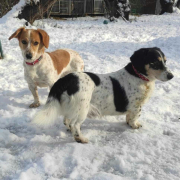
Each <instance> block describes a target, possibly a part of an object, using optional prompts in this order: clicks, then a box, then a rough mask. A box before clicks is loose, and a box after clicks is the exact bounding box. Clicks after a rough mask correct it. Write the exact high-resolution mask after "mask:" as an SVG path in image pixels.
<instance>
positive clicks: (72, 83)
mask: <svg viewBox="0 0 180 180" xmlns="http://www.w3.org/2000/svg"><path fill="white" fill-rule="evenodd" d="M78 90H79V78H78V77H77V76H76V75H74V74H73V73H71V74H68V75H67V76H65V77H63V78H60V79H59V80H58V81H57V82H56V83H55V84H54V85H53V87H52V88H51V90H50V93H49V96H48V98H51V97H53V98H55V99H57V100H58V101H60V100H61V95H62V94H63V92H64V91H67V94H68V95H69V96H71V95H73V94H75V93H76V92H78ZM47 103H48V102H47Z"/></svg>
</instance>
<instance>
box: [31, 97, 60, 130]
mask: <svg viewBox="0 0 180 180" xmlns="http://www.w3.org/2000/svg"><path fill="white" fill-rule="evenodd" d="M59 115H61V107H60V103H59V101H58V100H57V99H54V98H48V100H47V103H46V104H45V105H44V107H43V108H42V109H41V110H40V111H39V112H37V114H35V116H34V118H33V120H32V123H33V124H37V125H39V126H42V127H48V126H51V125H53V124H54V123H55V121H56V119H57V118H58V116H59Z"/></svg>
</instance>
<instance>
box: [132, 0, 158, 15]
mask: <svg viewBox="0 0 180 180" xmlns="http://www.w3.org/2000/svg"><path fill="white" fill-rule="evenodd" d="M129 1H130V4H131V14H159V11H160V10H159V9H160V3H159V0H129Z"/></svg>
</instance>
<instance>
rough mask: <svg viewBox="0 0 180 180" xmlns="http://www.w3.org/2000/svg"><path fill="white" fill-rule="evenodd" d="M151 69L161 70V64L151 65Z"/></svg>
mask: <svg viewBox="0 0 180 180" xmlns="http://www.w3.org/2000/svg"><path fill="white" fill-rule="evenodd" d="M150 67H151V68H153V69H155V70H158V69H159V63H151V64H150Z"/></svg>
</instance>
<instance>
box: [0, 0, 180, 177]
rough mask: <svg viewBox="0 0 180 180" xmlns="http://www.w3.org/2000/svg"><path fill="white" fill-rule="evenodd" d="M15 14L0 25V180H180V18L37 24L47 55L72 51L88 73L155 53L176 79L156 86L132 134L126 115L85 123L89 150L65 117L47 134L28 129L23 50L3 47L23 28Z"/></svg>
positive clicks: (28, 98)
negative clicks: (147, 50) (148, 50)
mask: <svg viewBox="0 0 180 180" xmlns="http://www.w3.org/2000/svg"><path fill="white" fill-rule="evenodd" d="M22 2H23V1H21V3H22ZM18 5H19V4H18ZM13 13H15V11H14V10H13ZM13 13H12V12H10V13H9V14H8V15H7V16H6V18H5V19H4V18H2V19H0V23H1V25H0V26H1V30H0V39H1V41H2V46H3V48H4V53H5V59H3V60H0V77H1V78H0V179H1V180H34V179H36V180H59V179H62V180H69V179H75V180H86V179H87V180H110V179H111V180H179V179H180V143H179V142H180V120H179V118H180V111H179V109H180V103H179V102H180V96H179V92H180V73H179V72H180V59H179V57H180V51H179V47H180V35H179V29H180V16H179V14H178V13H173V14H164V15H162V16H155V15H151V16H150V15H146V16H141V17H137V18H136V21H132V23H125V22H124V21H122V20H118V22H116V23H109V24H107V25H104V24H103V21H104V18H101V17H94V18H90V17H85V18H78V19H74V20H72V19H69V20H67V21H65V20H61V21H60V20H59V21H57V20H52V19H51V20H50V19H49V20H43V22H42V21H41V20H40V21H36V23H35V24H36V25H37V26H38V28H41V27H44V30H46V31H47V32H48V34H49V36H50V47H49V51H53V50H55V49H58V48H71V49H74V50H76V51H77V52H79V53H80V54H81V56H82V57H83V59H84V61H85V65H86V71H91V72H95V73H109V72H112V71H116V70H119V69H121V68H123V67H124V66H125V65H126V64H127V63H128V62H129V57H130V56H131V55H132V54H133V52H134V51H135V50H137V49H139V48H142V47H154V46H157V47H160V48H161V49H162V51H163V52H164V53H165V55H166V57H167V60H168V61H167V65H168V67H169V68H170V69H171V70H172V72H173V74H174V75H175V77H174V78H173V79H172V80H171V81H169V82H166V83H163V82H160V81H157V82H156V87H155V91H154V93H153V96H152V98H151V99H150V101H149V102H148V103H147V104H146V105H145V106H143V109H142V115H141V117H140V119H139V121H140V122H141V123H142V125H143V127H142V128H140V129H138V130H133V129H131V128H130V127H129V126H127V125H126V123H125V116H117V117H115V116H114V117H104V118H102V119H100V120H95V119H91V120H89V119H87V120H86V121H85V123H84V124H83V126H82V133H83V134H84V135H85V136H86V137H87V138H89V143H88V144H79V143H76V142H75V141H74V140H73V138H72V135H71V134H70V133H69V132H67V131H66V128H65V126H64V125H63V122H62V118H59V119H58V123H56V124H55V125H54V126H53V127H51V128H49V129H40V128H38V127H34V126H32V125H31V120H32V117H33V116H34V114H35V113H36V112H37V111H38V109H39V108H37V109H29V108H28V106H29V104H30V103H32V101H33V97H32V95H31V93H30V91H29V90H28V86H27V83H26V82H25V80H24V75H23V66H22V62H23V58H22V55H21V51H20V48H19V46H18V41H17V40H16V39H13V40H11V41H8V37H9V36H10V35H11V34H12V33H13V32H14V31H15V30H16V29H18V28H19V27H21V26H23V25H24V22H25V21H24V20H17V19H15V18H13ZM131 19H134V17H133V16H131ZM33 28H36V27H34V26H33ZM47 95H48V90H47V89H46V88H44V89H43V88H42V89H39V96H40V100H41V103H42V104H44V103H45V101H46V98H47Z"/></svg>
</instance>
